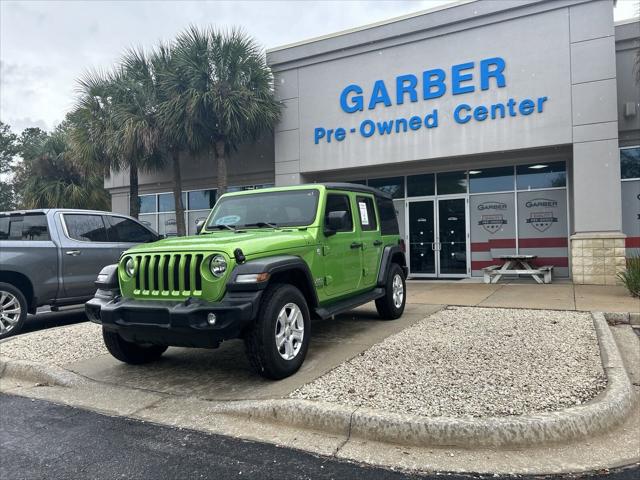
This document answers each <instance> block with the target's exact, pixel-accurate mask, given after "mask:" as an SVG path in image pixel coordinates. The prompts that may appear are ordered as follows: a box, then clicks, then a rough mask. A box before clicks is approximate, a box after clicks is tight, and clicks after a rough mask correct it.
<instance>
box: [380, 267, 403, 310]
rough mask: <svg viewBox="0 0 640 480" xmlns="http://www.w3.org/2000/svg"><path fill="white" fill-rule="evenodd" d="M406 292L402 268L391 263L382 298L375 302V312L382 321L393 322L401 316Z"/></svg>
mask: <svg viewBox="0 0 640 480" xmlns="http://www.w3.org/2000/svg"><path fill="white" fill-rule="evenodd" d="M406 290H407V288H406V284H405V281H404V273H403V271H402V268H400V265H398V264H397V263H392V264H391V268H390V269H389V275H387V284H386V286H385V294H384V297H380V298H379V299H377V300H376V310H378V314H379V315H380V317H382V318H383V319H384V320H395V319H396V318H400V317H401V316H402V313H403V312H404V305H405V303H406V301H407V296H406V294H405V292H406Z"/></svg>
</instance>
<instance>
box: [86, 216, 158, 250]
mask: <svg viewBox="0 0 640 480" xmlns="http://www.w3.org/2000/svg"><path fill="white" fill-rule="evenodd" d="M143 215H152V214H150V213H146V214H143ZM103 217H104V218H103V222H105V225H110V223H109V219H108V218H107V217H114V218H122V219H123V220H129V221H130V222H133V223H135V224H137V225H138V226H139V227H141V228H143V229H144V230H146V231H147V232H149V234H150V235H151V236H152V237H153V238H154V240H152V241H154V242H155V241H158V240H159V239H160V235H159V234H158V232H156V231H155V230H154V229H152V228H149V227H147V226H146V225H144V224H143V223H142V222H140V220H136V219H135V218H133V217H128V216H126V215H118V214H115V213H105V214H103ZM106 230H107V238H108V239H109V242H110V243H141V242H128V241H125V240H111V239H110V238H109V228H108V227H106ZM96 243H102V242H96Z"/></svg>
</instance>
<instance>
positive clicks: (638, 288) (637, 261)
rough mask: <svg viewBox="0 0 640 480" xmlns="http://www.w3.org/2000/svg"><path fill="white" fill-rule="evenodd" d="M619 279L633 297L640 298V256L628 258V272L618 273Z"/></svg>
mask: <svg viewBox="0 0 640 480" xmlns="http://www.w3.org/2000/svg"><path fill="white" fill-rule="evenodd" d="M618 278H620V280H621V281H622V283H623V284H624V286H625V287H627V290H629V293H630V294H631V295H632V296H633V297H640V256H634V257H627V271H626V272H620V273H618Z"/></svg>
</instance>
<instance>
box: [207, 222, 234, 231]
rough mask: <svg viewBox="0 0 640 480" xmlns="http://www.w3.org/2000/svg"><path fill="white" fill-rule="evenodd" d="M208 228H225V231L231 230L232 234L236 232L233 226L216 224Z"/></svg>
mask: <svg viewBox="0 0 640 480" xmlns="http://www.w3.org/2000/svg"><path fill="white" fill-rule="evenodd" d="M210 228H217V229H219V230H222V229H223V228H226V229H227V230H231V231H232V232H235V231H236V227H234V226H233V225H227V224H225V223H217V224H215V225H211V226H210Z"/></svg>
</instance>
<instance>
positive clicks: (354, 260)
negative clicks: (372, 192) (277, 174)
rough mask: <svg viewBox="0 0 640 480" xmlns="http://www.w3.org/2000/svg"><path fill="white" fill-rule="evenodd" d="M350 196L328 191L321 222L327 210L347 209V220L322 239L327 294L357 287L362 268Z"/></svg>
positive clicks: (330, 294)
mask: <svg viewBox="0 0 640 480" xmlns="http://www.w3.org/2000/svg"><path fill="white" fill-rule="evenodd" d="M352 197H353V196H350V195H349V194H347V193H344V192H340V193H331V192H330V193H327V197H326V200H325V208H324V217H323V219H324V220H323V226H325V225H326V222H327V218H328V216H329V213H330V212H334V211H335V212H339V211H346V212H347V219H348V221H347V224H346V225H345V226H344V228H342V229H341V230H339V231H336V232H335V233H333V234H332V235H329V236H327V235H325V237H324V242H323V252H324V271H325V291H326V294H327V296H328V297H331V298H334V297H339V296H342V295H345V294H348V293H350V292H353V291H355V290H357V289H358V287H359V284H360V277H361V272H362V258H361V250H360V244H361V242H360V238H359V235H358V232H357V231H356V228H355V223H354V221H353V207H354V205H353V201H352V200H353V199H352Z"/></svg>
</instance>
